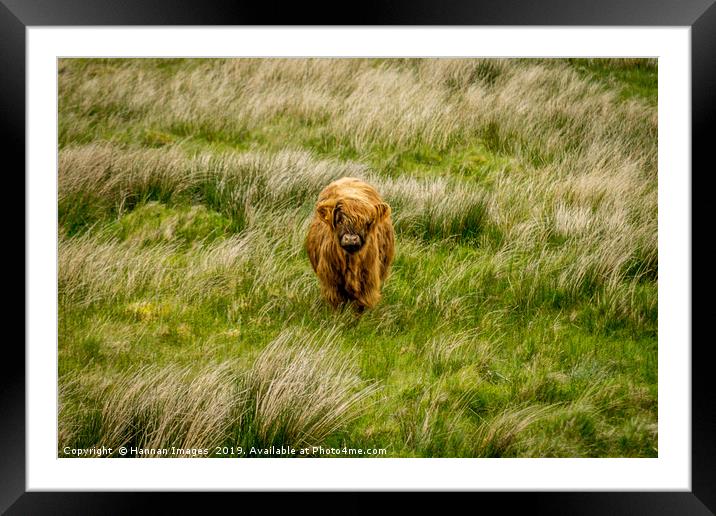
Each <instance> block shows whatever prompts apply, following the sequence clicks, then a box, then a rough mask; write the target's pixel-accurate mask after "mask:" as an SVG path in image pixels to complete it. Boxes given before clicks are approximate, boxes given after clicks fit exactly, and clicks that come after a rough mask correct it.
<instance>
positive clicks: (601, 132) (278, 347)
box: [58, 59, 658, 457]
mask: <svg viewBox="0 0 716 516" xmlns="http://www.w3.org/2000/svg"><path fill="white" fill-rule="evenodd" d="M656 76H657V64H656V61H655V60H646V59H610V60H596V59H580V60H559V59H542V60H535V59H530V60H519V59H513V60H443V59H439V60H413V59H406V60H400V59H398V60H361V59H345V60H323V59H318V60H300V59H299V60H262V59H255V60H251V59H247V60H219V59H216V60H214V59H210V60H206V59H204V60H202V59H197V60H191V59H166V60H165V59H138V60H123V59H105V60H76V59H63V60H60V62H59V175H58V181H59V186H58V212H59V227H58V240H59V242H58V246H59V285H58V290H59V292H58V296H59V349H58V353H59V371H58V375H59V414H58V431H59V443H58V446H59V448H58V454H59V455H60V456H64V453H63V449H64V448H65V447H66V446H70V447H74V448H86V447H91V446H107V447H115V448H116V447H118V446H121V445H125V446H135V447H147V448H152V447H153V448H161V447H171V446H175V447H181V448H207V449H208V450H209V455H212V456H217V455H219V454H220V451H219V450H220V448H217V447H222V446H226V447H231V446H233V447H242V449H243V451H244V452H246V451H248V450H250V448H251V447H256V448H266V447H270V446H272V445H275V446H282V445H283V446H294V447H296V448H298V447H301V446H319V445H320V446H324V447H343V446H346V447H354V448H365V449H369V448H370V449H373V448H384V449H385V450H386V454H385V455H384V456H389V457H607V456H628V457H653V456H656V455H657V453H658V450H657V269H658V257H657V109H656V99H657V84H656ZM349 175H350V176H357V177H361V178H363V179H366V180H368V181H369V182H371V183H372V184H374V185H375V186H376V187H377V189H378V190H379V192H381V194H382V195H383V197H384V198H385V199H386V201H387V202H388V203H389V204H390V205H391V206H392V209H393V220H394V224H395V228H396V234H397V241H396V260H395V263H394V265H393V269H392V274H391V276H390V277H389V279H388V281H387V283H386V285H385V287H384V289H383V300H382V301H381V303H380V304H379V305H378V307H376V308H375V309H373V310H370V311H368V312H366V313H365V314H363V315H362V316H360V317H359V316H356V315H355V314H354V313H353V311H352V310H350V309H346V310H342V311H338V312H334V311H332V310H331V309H330V308H328V307H327V306H326V304H325V303H324V302H323V301H322V300H321V298H320V293H319V288H318V281H317V278H316V277H315V275H314V274H313V271H312V269H311V266H310V264H309V262H308V258H307V256H306V252H305V250H304V249H303V240H304V238H305V235H306V232H307V229H308V223H309V221H310V218H311V216H312V210H313V206H314V203H315V200H316V197H317V195H318V192H319V191H320V190H321V189H322V188H323V186H325V185H326V184H328V183H329V182H330V181H331V180H333V179H337V178H339V177H342V176H349ZM245 456H246V455H245Z"/></svg>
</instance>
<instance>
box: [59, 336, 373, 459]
mask: <svg viewBox="0 0 716 516" xmlns="http://www.w3.org/2000/svg"><path fill="white" fill-rule="evenodd" d="M305 337H306V336H305V335H299V334H297V333H296V332H284V333H282V334H281V335H279V336H278V337H277V338H276V339H275V340H274V341H273V342H272V343H270V344H269V345H268V346H267V347H266V348H265V349H264V350H263V352H262V353H261V354H260V355H259V356H258V357H257V358H256V360H255V362H254V364H253V366H252V367H250V368H249V369H248V370H241V369H240V368H239V367H238V366H237V364H235V363H232V362H224V363H220V364H210V365H208V366H204V367H202V368H199V369H197V368H196V367H192V366H182V367H180V366H177V365H168V366H165V367H158V366H157V365H147V366H142V367H139V368H133V369H131V370H128V371H123V372H122V374H121V375H119V376H118V377H117V378H111V379H108V378H97V377H93V376H91V377H87V376H84V375H78V376H75V377H73V378H71V379H69V378H68V379H67V382H65V383H64V384H63V388H62V390H61V392H60V414H61V416H62V417H61V425H60V430H59V436H60V439H59V441H60V443H59V444H60V449H63V448H64V447H65V446H72V447H74V446H77V445H78V443H81V444H83V445H84V446H87V447H90V446H93V445H97V446H98V447H100V446H106V447H110V448H113V449H115V450H118V449H119V448H120V447H122V446H124V447H127V448H137V449H150V450H151V449H153V450H160V449H167V450H170V449H172V448H176V449H202V450H209V455H217V452H216V448H217V447H222V446H226V445H227V443H229V444H228V446H234V447H236V446H243V447H244V449H246V450H248V449H250V447H252V446H254V447H259V448H267V447H269V446H271V445H274V444H275V445H281V443H284V442H287V441H288V442H291V443H295V446H299V445H301V446H302V445H306V446H308V445H320V444H324V443H325V442H326V439H327V438H328V437H330V436H332V435H334V434H336V433H338V432H339V431H340V430H341V429H343V428H344V427H345V425H346V424H347V423H349V422H350V421H351V420H353V419H355V418H356V417H357V416H359V415H360V413H361V411H362V410H364V409H365V403H364V402H365V401H366V400H367V399H368V398H369V397H370V396H371V394H373V393H374V392H375V386H372V385H367V384H365V383H364V382H362V381H361V380H360V379H359V377H358V376H357V375H356V371H355V367H353V366H351V364H350V362H344V361H342V360H341V361H339V359H342V358H343V357H342V355H341V354H340V353H338V352H337V351H336V349H335V348H333V347H332V346H331V344H330V343H328V342H326V341H319V340H317V339H316V337H315V336H314V337H310V336H309V338H308V346H303V345H299V344H298V343H301V344H302V343H304V342H306V339H305ZM296 341H298V343H297V342H296ZM90 401H91V404H92V405H93V406H94V407H95V408H94V414H93V413H92V411H89V412H88V411H87V406H86V404H87V403H88V402H90ZM88 417H89V418H92V417H93V418H94V427H91V428H88V427H87V424H86V420H87V418H88ZM95 440H96V441H95ZM132 455H133V456H142V454H141V453H134V454H132ZM149 455H151V453H150V454H147V456H149ZM179 455H181V454H179ZM199 455H204V456H206V453H202V452H199Z"/></svg>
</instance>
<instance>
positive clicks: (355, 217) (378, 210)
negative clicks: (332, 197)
mask: <svg viewBox="0 0 716 516" xmlns="http://www.w3.org/2000/svg"><path fill="white" fill-rule="evenodd" d="M316 211H317V213H318V216H319V218H320V219H321V220H322V221H323V222H324V223H325V224H328V226H329V227H330V228H331V229H332V230H333V234H334V235H335V236H336V239H337V241H338V244H339V245H340V246H341V247H342V248H343V249H344V250H345V251H346V252H347V253H349V254H353V253H357V252H358V251H360V250H361V249H362V248H363V246H364V245H365V243H366V242H367V241H368V239H369V238H370V235H371V233H372V231H373V229H374V228H375V226H376V224H377V223H379V222H382V221H384V220H385V219H386V218H387V217H388V216H389V215H390V206H388V205H387V204H386V203H384V202H381V203H378V204H366V203H356V202H351V201H350V200H339V201H326V202H322V203H319V204H318V206H317V207H316Z"/></svg>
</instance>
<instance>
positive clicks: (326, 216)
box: [316, 203, 335, 227]
mask: <svg viewBox="0 0 716 516" xmlns="http://www.w3.org/2000/svg"><path fill="white" fill-rule="evenodd" d="M333 208H335V204H332V203H322V204H319V205H318V206H316V213H318V218H319V219H321V220H322V221H323V222H325V223H326V224H328V225H329V226H331V227H333Z"/></svg>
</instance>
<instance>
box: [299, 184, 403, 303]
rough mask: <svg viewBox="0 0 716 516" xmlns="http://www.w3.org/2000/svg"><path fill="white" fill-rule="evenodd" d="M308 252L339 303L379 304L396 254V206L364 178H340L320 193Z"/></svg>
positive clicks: (325, 288)
mask: <svg viewBox="0 0 716 516" xmlns="http://www.w3.org/2000/svg"><path fill="white" fill-rule="evenodd" d="M306 250H307V251H308V257H309V259H310V260H311V265H312V266H313V270H314V271H315V272H316V274H317V275H318V279H319V281H320V284H321V292H322V294H323V297H325V299H326V300H327V301H328V302H329V303H330V304H331V305H332V306H333V307H338V306H339V305H341V304H342V303H346V302H354V303H355V306H356V308H357V309H358V311H359V312H361V311H363V310H364V309H365V308H372V307H374V306H375V305H376V304H377V303H378V301H380V289H381V285H382V283H383V282H384V281H385V279H386V277H387V276H388V271H389V269H390V264H391V263H392V261H393V256H394V254H395V235H394V232H393V223H392V222H391V219H390V206H388V205H387V204H386V203H385V202H383V200H382V199H381V197H380V195H379V194H378V192H377V191H376V190H375V188H373V187H372V186H371V185H369V184H368V183H365V182H364V181H361V180H360V179H356V178H352V177H344V178H341V179H339V180H337V181H334V182H333V183H331V184H329V185H328V186H327V187H326V188H324V189H323V191H322V192H321V193H320V195H319V196H318V202H317V203H316V212H315V215H314V219H313V221H312V222H311V227H310V229H309V231H308V236H307V237H306Z"/></svg>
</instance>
